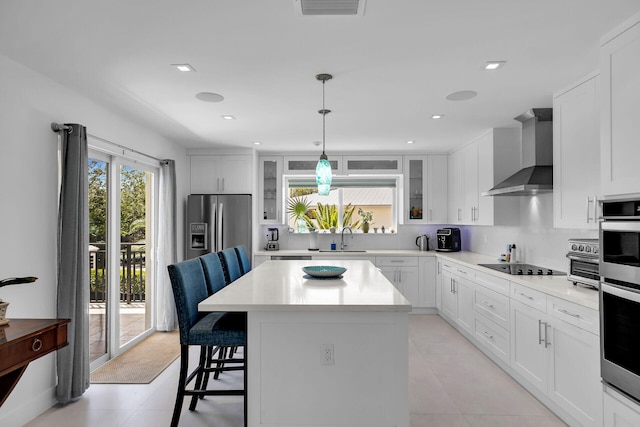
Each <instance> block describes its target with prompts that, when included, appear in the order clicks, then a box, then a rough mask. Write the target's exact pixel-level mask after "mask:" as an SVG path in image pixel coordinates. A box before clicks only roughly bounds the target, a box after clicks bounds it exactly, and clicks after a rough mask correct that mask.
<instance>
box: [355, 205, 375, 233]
mask: <svg viewBox="0 0 640 427" xmlns="http://www.w3.org/2000/svg"><path fill="white" fill-rule="evenodd" d="M358 215H360V216H361V217H362V225H361V226H360V228H361V229H362V232H363V233H368V232H369V224H372V222H371V220H372V219H373V212H371V211H363V210H362V208H358Z"/></svg>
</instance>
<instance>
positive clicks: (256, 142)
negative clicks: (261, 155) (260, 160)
mask: <svg viewBox="0 0 640 427" xmlns="http://www.w3.org/2000/svg"><path fill="white" fill-rule="evenodd" d="M260 144H262V142H260V141H253V145H260Z"/></svg>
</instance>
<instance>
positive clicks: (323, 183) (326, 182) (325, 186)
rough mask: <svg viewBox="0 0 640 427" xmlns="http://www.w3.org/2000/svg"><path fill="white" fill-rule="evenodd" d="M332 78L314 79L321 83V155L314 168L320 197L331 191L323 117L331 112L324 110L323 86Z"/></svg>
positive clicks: (323, 76)
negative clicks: (325, 150)
mask: <svg viewBox="0 0 640 427" xmlns="http://www.w3.org/2000/svg"><path fill="white" fill-rule="evenodd" d="M332 78H333V76H332V75H331V74H318V75H317V76H316V79H317V80H319V81H321V82H322V110H318V113H320V114H322V154H321V155H320V160H318V165H317V166H316V184H317V185H318V194H319V195H321V196H327V195H329V191H330V190H331V163H329V160H327V155H326V154H325V152H324V142H325V116H326V115H327V114H329V113H330V112H331V110H327V109H326V108H324V84H325V83H326V81H327V80H331V79H332Z"/></svg>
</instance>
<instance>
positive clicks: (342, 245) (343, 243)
mask: <svg viewBox="0 0 640 427" xmlns="http://www.w3.org/2000/svg"><path fill="white" fill-rule="evenodd" d="M345 230H349V233H351V238H352V239H353V230H351V227H343V228H342V233H341V237H340V250H341V251H344V248H346V247H347V246H348V245H347V244H346V243H345V242H344V231H345Z"/></svg>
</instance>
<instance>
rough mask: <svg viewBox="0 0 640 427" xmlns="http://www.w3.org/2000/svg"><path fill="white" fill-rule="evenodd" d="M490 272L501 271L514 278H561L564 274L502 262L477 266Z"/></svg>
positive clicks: (528, 265) (535, 266) (548, 269)
mask: <svg viewBox="0 0 640 427" xmlns="http://www.w3.org/2000/svg"><path fill="white" fill-rule="evenodd" d="M478 265H479V266H481V267H487V268H490V269H492V270H497V271H502V272H503V273H506V274H511V275H515V276H563V275H564V274H565V273H564V272H562V271H558V270H552V269H550V268H545V267H539V266H537V265H533V264H523V263H519V262H513V263H508V262H503V263H501V264H478Z"/></svg>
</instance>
